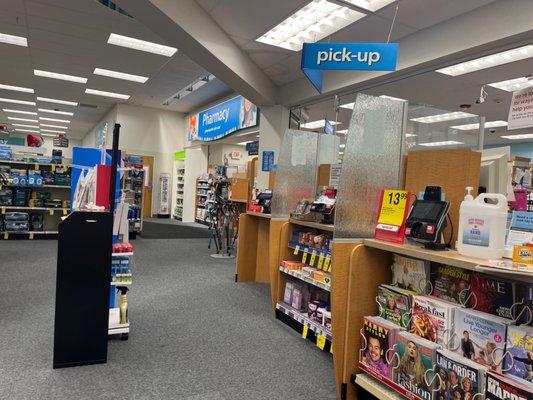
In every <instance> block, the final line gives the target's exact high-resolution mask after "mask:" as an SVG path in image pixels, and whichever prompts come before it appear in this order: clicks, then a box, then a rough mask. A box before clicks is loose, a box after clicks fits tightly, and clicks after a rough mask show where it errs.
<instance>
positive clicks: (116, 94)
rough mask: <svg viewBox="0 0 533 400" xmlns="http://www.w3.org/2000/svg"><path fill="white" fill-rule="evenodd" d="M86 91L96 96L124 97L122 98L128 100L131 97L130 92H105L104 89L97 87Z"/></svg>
mask: <svg viewBox="0 0 533 400" xmlns="http://www.w3.org/2000/svg"><path fill="white" fill-rule="evenodd" d="M85 93H87V94H94V95H96V96H103V97H113V98H115V99H122V100H128V99H129V98H130V95H129V94H120V93H113V92H105V91H103V90H96V89H85Z"/></svg>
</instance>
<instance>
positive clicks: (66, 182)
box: [54, 171, 70, 186]
mask: <svg viewBox="0 0 533 400" xmlns="http://www.w3.org/2000/svg"><path fill="white" fill-rule="evenodd" d="M54 185H58V186H70V175H69V174H67V173H59V172H57V171H56V173H55V174H54Z"/></svg>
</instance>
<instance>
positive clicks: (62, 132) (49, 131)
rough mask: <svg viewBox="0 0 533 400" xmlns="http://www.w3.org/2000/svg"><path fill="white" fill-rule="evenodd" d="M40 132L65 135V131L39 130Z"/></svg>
mask: <svg viewBox="0 0 533 400" xmlns="http://www.w3.org/2000/svg"><path fill="white" fill-rule="evenodd" d="M41 132H52V133H66V132H65V131H56V130H53V129H41ZM50 136H52V135H50ZM54 136H55V135H54Z"/></svg>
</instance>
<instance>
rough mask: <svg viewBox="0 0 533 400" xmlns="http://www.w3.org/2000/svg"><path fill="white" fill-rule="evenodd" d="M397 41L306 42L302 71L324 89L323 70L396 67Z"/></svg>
mask: <svg viewBox="0 0 533 400" xmlns="http://www.w3.org/2000/svg"><path fill="white" fill-rule="evenodd" d="M397 56H398V43H304V45H303V50H302V65H301V68H302V72H303V73H304V74H305V75H306V76H307V78H308V79H309V81H310V82H311V83H312V84H313V86H314V87H315V88H316V90H318V91H319V92H322V74H323V71H331V70H337V71H341V70H344V71H395V70H396V59H397Z"/></svg>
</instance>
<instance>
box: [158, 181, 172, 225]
mask: <svg viewBox="0 0 533 400" xmlns="http://www.w3.org/2000/svg"><path fill="white" fill-rule="evenodd" d="M169 193H170V174H167V173H162V174H160V175H159V215H161V216H164V215H169V214H170V196H169Z"/></svg>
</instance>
